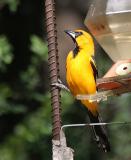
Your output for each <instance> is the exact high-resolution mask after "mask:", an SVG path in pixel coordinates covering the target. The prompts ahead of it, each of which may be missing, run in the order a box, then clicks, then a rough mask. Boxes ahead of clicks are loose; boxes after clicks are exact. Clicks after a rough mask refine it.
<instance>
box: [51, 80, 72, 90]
mask: <svg viewBox="0 0 131 160" xmlns="http://www.w3.org/2000/svg"><path fill="white" fill-rule="evenodd" d="M51 86H55V87H58V88H60V89H64V90H66V91H68V92H70V90H69V88H68V87H67V86H65V85H64V84H63V83H62V81H61V80H60V79H58V82H56V83H52V84H51Z"/></svg>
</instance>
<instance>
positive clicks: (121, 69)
mask: <svg viewBox="0 0 131 160" xmlns="http://www.w3.org/2000/svg"><path fill="white" fill-rule="evenodd" d="M130 72H131V63H123V64H121V65H119V66H118V67H117V68H116V74H117V75H126V74H128V73H130Z"/></svg>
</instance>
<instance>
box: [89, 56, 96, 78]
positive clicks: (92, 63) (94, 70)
mask: <svg viewBox="0 0 131 160" xmlns="http://www.w3.org/2000/svg"><path fill="white" fill-rule="evenodd" d="M90 64H91V67H92V69H93V74H94V78H95V81H96V78H97V77H98V70H97V68H96V63H95V57H94V56H91V59H90Z"/></svg>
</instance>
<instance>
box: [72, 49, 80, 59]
mask: <svg viewBox="0 0 131 160" xmlns="http://www.w3.org/2000/svg"><path fill="white" fill-rule="evenodd" d="M78 52H79V47H78V46H77V47H76V48H75V49H74V50H73V57H74V58H75V57H76V55H77V54H78Z"/></svg>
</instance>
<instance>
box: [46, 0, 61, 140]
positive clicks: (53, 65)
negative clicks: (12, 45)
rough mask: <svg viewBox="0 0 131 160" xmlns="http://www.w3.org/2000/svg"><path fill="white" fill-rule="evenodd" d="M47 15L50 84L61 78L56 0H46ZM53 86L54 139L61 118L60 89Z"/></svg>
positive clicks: (58, 138) (56, 137)
mask: <svg viewBox="0 0 131 160" xmlns="http://www.w3.org/2000/svg"><path fill="white" fill-rule="evenodd" d="M45 16H46V28H47V41H48V57H49V58H48V64H49V77H50V84H53V83H56V82H58V78H59V63H58V49H57V30H56V18H55V3H54V0H45ZM50 87H51V90H50V91H51V105H52V114H53V117H52V118H53V129H52V133H53V140H60V129H61V118H60V108H61V106H60V104H61V102H60V91H59V89H58V88H57V87H55V86H52V85H50Z"/></svg>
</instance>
